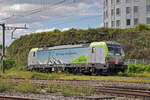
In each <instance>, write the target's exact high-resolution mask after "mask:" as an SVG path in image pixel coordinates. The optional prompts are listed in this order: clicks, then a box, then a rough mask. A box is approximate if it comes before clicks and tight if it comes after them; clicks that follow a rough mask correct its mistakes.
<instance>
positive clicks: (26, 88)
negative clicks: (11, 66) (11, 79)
mask: <svg viewBox="0 0 150 100" xmlns="http://www.w3.org/2000/svg"><path fill="white" fill-rule="evenodd" d="M15 90H16V91H18V92H23V93H28V92H30V93H40V90H41V88H40V86H37V85H33V84H32V83H31V82H29V81H27V82H25V83H20V84H19V85H18V86H16V87H15Z"/></svg>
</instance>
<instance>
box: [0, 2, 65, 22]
mask: <svg viewBox="0 0 150 100" xmlns="http://www.w3.org/2000/svg"><path fill="white" fill-rule="evenodd" d="M19 1H20V0H19ZM66 1H67V0H61V1H59V2H56V3H55V4H53V6H45V7H41V8H36V9H32V10H30V11H28V12H29V13H27V14H26V13H25V12H24V13H25V14H20V15H19V14H18V15H16V14H13V15H12V16H9V17H6V18H3V19H0V21H5V20H9V19H11V18H13V17H17V18H23V17H26V16H31V15H33V14H36V13H40V12H42V11H45V10H47V9H49V8H54V7H59V6H60V5H62V4H63V3H65V2H66ZM18 3H21V2H18Z"/></svg>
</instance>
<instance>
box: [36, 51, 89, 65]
mask: <svg viewBox="0 0 150 100" xmlns="http://www.w3.org/2000/svg"><path fill="white" fill-rule="evenodd" d="M37 62H38V63H39V64H48V65H62V64H77V63H88V48H68V49H56V50H40V51H38V52H37Z"/></svg>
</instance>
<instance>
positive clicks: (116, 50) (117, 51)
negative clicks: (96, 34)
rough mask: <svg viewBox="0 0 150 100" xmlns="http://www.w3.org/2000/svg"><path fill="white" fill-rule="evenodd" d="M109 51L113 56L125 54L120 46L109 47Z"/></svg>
mask: <svg viewBox="0 0 150 100" xmlns="http://www.w3.org/2000/svg"><path fill="white" fill-rule="evenodd" d="M108 51H109V52H110V53H113V54H120V55H122V54H123V50H122V47H121V46H120V45H108Z"/></svg>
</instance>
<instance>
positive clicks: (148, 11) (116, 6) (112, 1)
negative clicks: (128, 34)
mask: <svg viewBox="0 0 150 100" xmlns="http://www.w3.org/2000/svg"><path fill="white" fill-rule="evenodd" d="M137 23H144V24H150V0H104V27H110V28H131V27H134V26H135V25H136V24H137Z"/></svg>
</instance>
